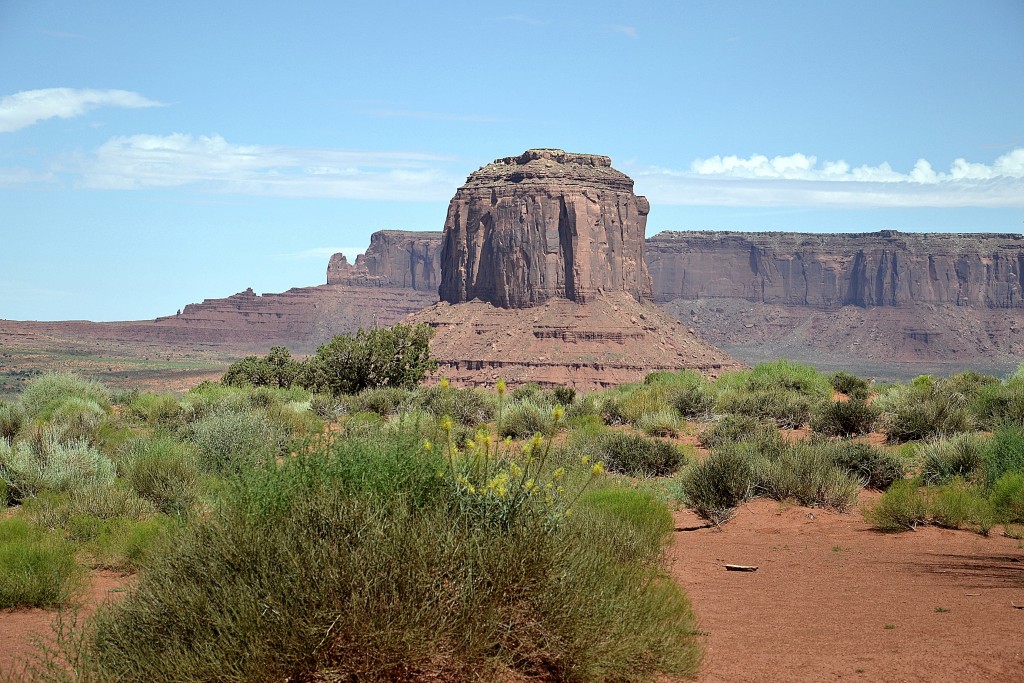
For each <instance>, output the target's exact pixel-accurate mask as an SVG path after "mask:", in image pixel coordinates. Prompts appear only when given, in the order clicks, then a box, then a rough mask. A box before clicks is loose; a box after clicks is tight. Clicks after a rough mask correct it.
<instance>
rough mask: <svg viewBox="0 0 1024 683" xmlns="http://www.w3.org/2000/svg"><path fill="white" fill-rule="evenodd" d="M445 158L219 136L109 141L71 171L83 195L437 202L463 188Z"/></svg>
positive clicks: (412, 153)
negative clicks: (169, 192) (165, 190)
mask: <svg viewBox="0 0 1024 683" xmlns="http://www.w3.org/2000/svg"><path fill="white" fill-rule="evenodd" d="M449 161H451V160H450V159H448V158H445V157H440V156H434V155H429V154H420V153H415V152H360V151H349V150H336V149H317V148H302V147H275V146H262V145H241V144H235V143H230V142H228V141H227V140H225V139H224V138H223V137H221V136H219V135H212V136H193V135H186V134H182V133H175V134H173V135H165V136H159V135H132V136H130V137H115V138H111V139H110V140H108V141H107V142H106V143H104V144H103V145H101V146H100V147H99V148H98V149H97V150H96V151H95V152H94V153H93V154H91V155H89V156H87V157H85V158H84V159H82V160H79V162H78V163H77V165H76V166H75V167H74V168H69V169H66V170H69V171H71V172H74V173H77V174H79V176H80V179H79V181H78V182H79V185H80V186H82V187H85V188H89V189H104V190H134V189H144V188H154V187H193V188H195V189H198V190H200V191H204V192H211V193H219V194H246V195H271V196H278V197H330V198H339V199H373V200H394V201H443V200H447V199H449V198H450V197H451V195H452V192H453V191H454V189H455V187H457V186H458V185H460V184H461V183H462V180H463V178H462V177H461V176H460V175H455V174H453V173H450V172H449V171H447V170H446V169H445V164H446V162H449Z"/></svg>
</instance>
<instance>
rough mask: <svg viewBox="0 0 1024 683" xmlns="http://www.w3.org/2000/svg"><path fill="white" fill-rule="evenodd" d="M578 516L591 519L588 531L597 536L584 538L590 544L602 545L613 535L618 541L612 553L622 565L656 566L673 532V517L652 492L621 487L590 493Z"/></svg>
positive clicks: (586, 493) (580, 504) (586, 494)
mask: <svg viewBox="0 0 1024 683" xmlns="http://www.w3.org/2000/svg"><path fill="white" fill-rule="evenodd" d="M576 508H577V510H578V515H579V516H581V517H583V516H587V517H589V518H590V519H589V520H588V524H585V525H582V530H583V531H585V532H591V533H595V534H596V535H595V537H593V538H589V539H583V540H584V542H585V544H586V545H589V544H595V545H601V544H603V543H604V542H605V541H604V539H605V538H608V537H609V536H610V537H612V538H615V539H618V542H617V543H616V544H615V547H614V548H612V549H611V551H612V552H613V553H614V554H615V558H616V559H617V560H618V561H619V562H622V563H624V564H625V563H629V562H639V563H642V564H646V565H650V566H656V565H657V564H658V563H659V562H660V561H661V559H662V549H663V548H664V547H665V542H666V541H667V540H668V538H669V534H671V532H672V529H673V523H672V514H671V513H670V512H669V511H668V508H666V507H665V503H664V502H663V501H661V500H659V499H658V498H657V497H656V496H655V495H654V494H653V493H651V492H650V491H639V490H636V489H624V488H618V487H609V488H601V489H594V490H589V491H586V492H585V493H584V494H583V496H582V497H581V498H580V500H579V503H578V504H577V506H576Z"/></svg>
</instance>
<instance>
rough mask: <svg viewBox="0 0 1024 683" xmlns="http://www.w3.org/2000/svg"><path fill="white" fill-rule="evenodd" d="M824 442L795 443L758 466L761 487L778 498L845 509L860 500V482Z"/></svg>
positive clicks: (803, 503) (809, 504) (770, 495)
mask: <svg viewBox="0 0 1024 683" xmlns="http://www.w3.org/2000/svg"><path fill="white" fill-rule="evenodd" d="M829 450H830V449H829V448H828V446H827V445H825V444H809V443H806V442H800V443H796V444H794V445H793V446H792V447H790V448H789V449H788V450H787V451H786V452H785V453H783V454H782V455H781V456H780V457H777V458H774V459H768V458H766V459H764V460H763V461H762V462H761V463H760V465H759V466H758V468H757V475H758V487H759V488H760V489H761V490H762V491H764V492H765V493H766V494H767V495H768V496H769V497H770V498H774V499H776V500H787V499H790V498H792V499H794V500H796V501H797V502H798V503H800V504H801V505H807V506H811V507H828V508H834V509H836V510H839V511H844V510H846V509H847V508H849V507H850V506H851V505H853V504H854V503H855V502H856V500H857V494H858V492H859V491H860V484H859V482H858V481H857V480H856V479H854V478H853V476H852V475H851V474H850V473H849V472H847V471H846V470H845V469H843V468H841V467H839V466H838V465H836V463H835V459H834V458H833V456H832V453H830V452H829Z"/></svg>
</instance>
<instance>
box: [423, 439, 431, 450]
mask: <svg viewBox="0 0 1024 683" xmlns="http://www.w3.org/2000/svg"><path fill="white" fill-rule="evenodd" d="M433 447H434V444H432V443H430V439H424V440H423V450H425V451H426V452H427V453H429V452H430V450H431V449H432V448H433Z"/></svg>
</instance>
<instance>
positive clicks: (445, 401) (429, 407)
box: [411, 383, 497, 427]
mask: <svg viewBox="0 0 1024 683" xmlns="http://www.w3.org/2000/svg"><path fill="white" fill-rule="evenodd" d="M411 400H412V402H413V403H414V404H415V405H418V406H419V407H421V408H423V409H424V410H426V411H427V412H429V413H431V414H432V415H434V416H435V417H439V418H440V417H445V416H447V417H450V418H452V419H453V420H455V421H456V422H459V423H460V424H464V425H467V426H470V427H475V426H476V425H479V424H482V423H484V422H487V421H489V420H492V419H494V416H495V411H496V410H497V401H496V400H495V397H494V395H493V394H490V393H488V392H486V391H484V390H483V389H477V388H466V389H459V388H456V387H453V386H444V385H443V383H442V384H439V385H433V386H429V387H420V388H419V389H418V390H417V391H416V392H415V393H414V394H413V397H412V399H411Z"/></svg>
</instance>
